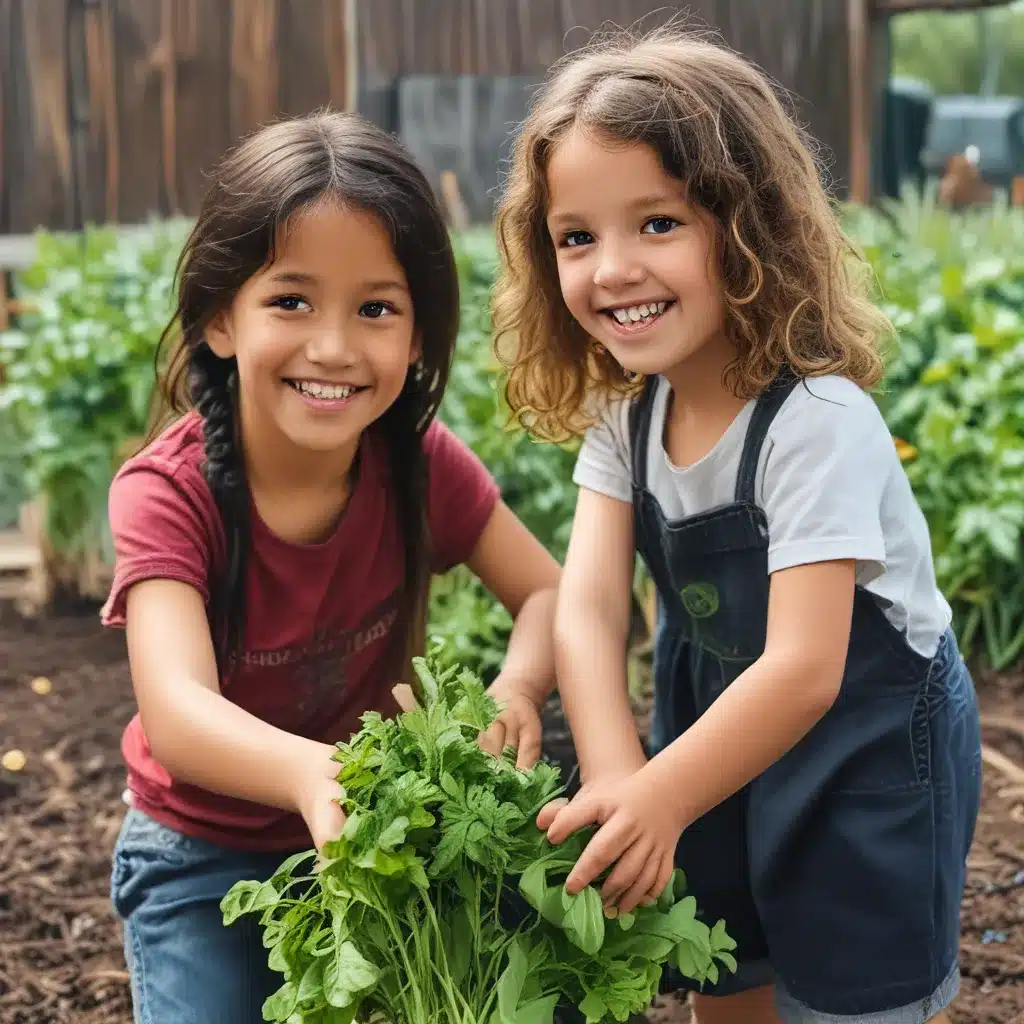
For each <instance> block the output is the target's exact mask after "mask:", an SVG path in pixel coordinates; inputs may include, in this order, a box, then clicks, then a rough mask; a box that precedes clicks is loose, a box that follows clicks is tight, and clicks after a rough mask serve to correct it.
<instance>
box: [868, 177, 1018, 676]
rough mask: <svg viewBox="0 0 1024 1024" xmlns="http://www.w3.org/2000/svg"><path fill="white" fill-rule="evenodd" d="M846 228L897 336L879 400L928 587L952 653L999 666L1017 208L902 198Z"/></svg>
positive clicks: (1011, 616)
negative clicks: (941, 610)
mask: <svg viewBox="0 0 1024 1024" xmlns="http://www.w3.org/2000/svg"><path fill="white" fill-rule="evenodd" d="M850 226H851V232H852V233H853V234H854V235H855V236H856V237H857V238H858V239H859V240H860V242H861V244H862V247H863V249H864V252H865V254H866V256H867V257H868V259H869V260H870V262H871V264H872V266H873V268H874V271H875V274H876V277H877V283H878V302H879V304H880V305H881V306H882V308H883V309H885V311H886V312H887V313H888V314H889V316H890V317H891V318H892V320H893V323H894V325H895V327H896V329H897V332H898V342H897V344H896V346H895V348H894V352H893V357H892V359H891V361H890V365H889V369H888V373H887V376H886V381H885V385H884V387H883V389H882V393H881V394H880V395H879V402H880V404H881V407H882V409H883V411H884V413H885V416H886V420H887V422H888V424H889V426H890V428H891V429H892V431H893V433H894V434H895V435H896V437H897V438H899V439H900V440H901V441H902V442H904V447H903V451H904V453H905V458H906V470H907V474H908V476H909V478H910V482H911V484H912V485H913V488H914V491H915V494H916V495H917V498H918V501H919V502H920V504H921V507H922V509H923V510H924V513H925V516H926V517H927V519H928V524H929V527H930V530H931V536H932V544H933V550H934V552H935V563H936V572H937V575H938V580H939V585H940V587H941V588H942V590H943V592H944V593H945V595H946V596H947V598H948V599H949V600H950V602H951V603H952V605H953V608H954V612H955V615H956V626H957V629H958V633H959V636H960V639H961V644H962V646H963V647H964V649H965V650H966V651H967V652H968V653H978V652H979V650H980V651H982V652H983V653H984V656H985V659H986V660H987V661H988V663H989V664H990V665H991V666H993V667H994V668H997V669H999V668H1005V667H1006V666H1008V665H1010V664H1012V663H1014V662H1016V661H1017V660H1019V659H1020V658H1021V656H1022V654H1024V533H1022V531H1024V212H1022V211H1020V210H1019V209H1018V210H1013V209H1008V208H1005V207H1003V208H1000V207H993V208H989V209H981V210H978V211H972V212H970V213H964V214H953V213H950V212H948V211H945V210H942V209H939V208H938V207H937V206H936V205H935V204H934V202H933V201H932V200H931V199H930V198H929V197H925V198H915V197H914V196H912V195H909V194H908V195H907V196H906V197H905V198H904V200H903V202H902V203H900V204H887V205H886V206H883V207H882V208H881V209H880V210H879V211H877V212H872V211H856V212H855V213H854V214H853V216H852V218H851V224H850ZM979 641H980V645H979Z"/></svg>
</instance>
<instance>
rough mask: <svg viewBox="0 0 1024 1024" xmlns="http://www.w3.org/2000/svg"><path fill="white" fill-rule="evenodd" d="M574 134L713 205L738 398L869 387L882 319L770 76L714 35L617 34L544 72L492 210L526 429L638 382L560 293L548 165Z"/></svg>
mask: <svg viewBox="0 0 1024 1024" xmlns="http://www.w3.org/2000/svg"><path fill="white" fill-rule="evenodd" d="M577 128H582V129H584V130H587V131H594V132H596V133H597V134H598V135H599V137H603V138H607V139H610V140H614V141H617V142H620V143H626V144H631V143H636V144H642V145H648V146H650V147H652V148H653V149H654V151H655V152H656V153H657V155H658V157H659V159H660V161H661V164H662V166H663V167H664V168H665V170H666V172H667V173H668V174H671V175H672V176H673V177H675V178H676V179H678V180H680V181H682V182H684V183H685V186H686V192H687V197H688V199H689V200H690V201H691V202H693V203H695V204H696V205H698V206H699V207H702V208H704V209H706V210H707V211H709V212H710V213H711V214H712V215H713V217H714V221H715V225H716V238H715V246H714V249H715V253H716V258H717V259H718V261H719V270H720V279H721V281H722V282H723V287H724V293H725V294H724V299H725V308H726V314H725V320H726V322H725V329H726V332H727V335H728V337H729V338H730V340H731V341H732V343H733V344H734V346H735V349H736V353H737V356H736V359H735V361H734V362H733V364H732V365H731V366H730V367H729V369H728V371H727V374H726V380H727V384H728V386H729V387H731V388H732V390H733V391H734V392H735V393H736V394H737V396H739V397H742V398H753V397H755V396H756V395H757V394H759V393H760V392H761V391H762V390H763V389H764V388H766V387H767V386H768V385H769V384H770V383H771V382H772V381H773V380H774V379H775V378H776V377H777V375H778V374H779V373H780V371H782V370H784V369H786V368H787V367H788V368H789V369H790V370H792V371H793V372H795V373H796V375H797V376H798V377H810V376H820V375H822V374H841V375H843V376H845V377H848V378H850V379H851V380H853V381H855V382H856V383H857V384H858V385H860V386H861V387H863V388H865V389H868V388H871V387H873V386H874V385H875V384H877V383H878V381H879V380H880V379H881V377H882V374H883V362H882V358H881V356H880V354H879V350H878V346H879V340H880V338H881V337H882V336H883V335H885V334H888V333H889V331H890V326H889V324H888V321H887V320H886V318H885V317H884V315H883V314H882V313H881V312H880V311H879V310H878V309H877V308H876V307H875V306H874V305H873V304H872V302H871V301H870V299H869V281H868V279H867V275H866V264H865V263H864V261H863V260H861V259H860V258H859V256H858V254H857V252H856V250H855V249H854V247H853V245H852V244H851V242H850V241H849V239H848V238H847V237H846V235H845V234H844V232H843V230H842V228H841V226H840V224H839V220H838V218H837V216H836V212H835V209H834V208H833V205H832V203H831V201H830V198H829V195H828V194H827V192H826V189H825V187H824V186H823V184H822V176H821V173H820V171H819V167H818V163H817V161H816V159H815V157H816V149H817V147H816V146H815V144H814V142H813V140H812V139H810V138H809V137H808V136H807V135H806V134H805V132H804V131H803V130H802V129H801V128H800V127H799V126H798V125H797V124H796V123H795V122H794V121H793V119H792V118H791V117H790V116H789V114H788V113H787V111H786V109H785V107H784V105H783V102H782V100H781V99H780V93H779V92H778V91H777V90H776V87H775V86H774V84H773V83H772V82H771V81H770V80H769V79H768V78H767V77H766V76H765V75H764V74H763V73H762V72H761V71H760V70H759V69H758V68H756V67H755V66H754V65H753V64H751V63H750V62H748V61H747V60H746V59H745V58H743V57H742V56H740V55H739V54H737V53H734V52H733V51H731V50H729V49H728V48H726V47H725V46H724V45H721V44H720V43H718V42H716V41H715V40H714V39H713V38H711V37H710V35H709V34H708V33H699V32H695V31H693V30H692V29H686V28H680V27H679V26H674V25H670V26H667V27H664V28H661V29H657V30H655V31H653V32H651V33H648V34H646V35H643V36H636V35H634V34H632V33H630V32H628V31H622V30H620V31H617V32H615V33H613V34H608V35H604V36H598V37H595V39H594V40H593V41H592V42H591V43H590V44H589V45H587V46H586V47H585V48H583V49H582V50H579V51H577V52H576V53H573V54H571V55H569V56H568V57H565V58H563V59H562V60H561V61H560V62H559V63H557V64H556V65H555V66H554V67H553V69H552V71H551V73H550V77H549V79H548V81H547V82H546V84H545V85H544V87H543V88H542V90H541V91H540V92H539V94H538V96H537V97H536V98H535V101H534V104H533V106H532V109H531V111H530V113H529V115H528V117H527V118H526V120H525V122H524V123H523V125H522V126H521V128H520V130H519V132H518V133H517V136H516V138H515V139H514V141H513V148H512V158H511V166H510V170H509V175H508V178H507V181H506V184H505V190H504V195H503V197H502V202H501V206H500V209H499V211H498V217H497V233H498V244H499V251H500V256H501V267H500V272H499V276H498V280H497V283H496V287H495V291H494V309H493V312H494V327H495V349H496V352H497V354H498V358H499V360H500V361H501V362H502V363H503V364H504V366H505V368H506V369H507V371H508V376H507V381H506V398H507V400H508V403H509V406H510V408H511V410H512V412H513V414H514V415H515V416H516V417H517V418H518V419H519V420H520V422H522V423H523V424H524V425H525V426H527V427H528V429H529V430H530V431H531V433H533V434H534V435H535V436H537V437H539V438H542V439H545V440H550V441H562V440H566V439H568V438H570V437H574V436H578V435H579V434H580V433H582V432H583V431H584V430H585V429H586V427H587V426H589V425H590V424H591V423H592V422H593V421H594V417H595V415H597V413H598V411H599V407H600V405H601V401H600V400H601V399H604V400H607V399H608V398H610V397H612V396H613V395H616V394H620V395H625V394H630V393H633V392H635V391H636V390H637V388H638V387H640V386H641V385H640V383H639V382H638V381H635V380H629V379H627V378H626V376H625V375H624V373H623V370H622V367H621V366H620V365H619V364H618V363H617V362H616V361H615V360H614V359H613V358H612V356H611V355H610V354H609V353H608V352H607V351H606V350H605V349H604V348H603V347H601V346H599V345H596V344H595V343H594V341H593V340H592V339H591V338H590V336H589V335H588V334H587V333H586V332H585V331H584V330H583V328H582V327H581V326H580V325H579V324H578V323H577V322H576V320H575V319H574V318H573V317H572V316H571V315H570V313H569V311H568V309H567V308H566V306H565V303H564V302H563V300H562V296H561V292H560V290H559V283H558V270H557V266H556V262H555V250H554V246H553V244H552V241H551V238H550V236H549V234H548V230H547V227H546V214H547V202H548V197H547V187H546V180H545V178H546V166H547V162H548V159H549V157H550V155H551V153H552V151H553V149H554V147H555V146H557V145H558V143H559V142H560V141H561V140H562V139H564V138H565V137H566V135H567V134H568V133H569V132H571V131H573V130H574V129H577ZM595 398H597V399H598V401H597V402H595V401H594V400H593V399H595Z"/></svg>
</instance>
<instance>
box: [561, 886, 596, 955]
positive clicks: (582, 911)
mask: <svg viewBox="0 0 1024 1024" xmlns="http://www.w3.org/2000/svg"><path fill="white" fill-rule="evenodd" d="M562 906H563V907H565V909H566V911H567V913H566V915H565V920H564V927H565V934H566V936H567V937H568V938H569V941H570V942H572V943H573V944H574V945H576V946H579V948H580V949H582V950H583V952H585V953H590V954H591V956H593V955H594V954H595V953H597V951H598V950H599V949H600V948H601V944H602V943H603V942H604V928H605V917H604V905H603V904H602V903H601V894H600V893H599V892H598V891H597V889H595V888H594V887H593V886H592V885H588V886H587V887H586V888H585V889H583V890H582V891H581V892H578V893H576V894H575V895H570V894H569V893H568V892H566V891H565V887H564V886H563V887H562Z"/></svg>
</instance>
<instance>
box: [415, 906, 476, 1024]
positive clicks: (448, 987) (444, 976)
mask: <svg viewBox="0 0 1024 1024" xmlns="http://www.w3.org/2000/svg"><path fill="white" fill-rule="evenodd" d="M423 905H424V906H425V907H426V910H427V915H428V916H429V918H430V923H431V925H432V926H433V929H434V936H435V938H436V941H437V948H438V958H439V959H440V960H441V962H442V964H443V966H444V971H443V972H442V971H441V970H439V969H438V967H437V965H435V964H434V963H433V961H429V962H430V964H431V967H432V968H433V972H434V976H435V977H436V978H437V980H438V981H440V982H441V987H442V989H443V990H444V993H445V995H446V996H447V997H448V1001H449V1004H450V1007H451V1010H452V1021H453V1024H457V1022H458V1019H459V1005H458V1000H459V999H460V998H461V997H460V996H459V993H458V992H456V991H455V989H454V986H453V985H452V973H451V967H450V966H449V964H448V951H447V950H446V949H445V948H444V936H443V935H442V934H441V924H440V922H439V921H438V919H437V914H436V912H435V911H434V905H433V903H431V902H430V900H424V901H423ZM462 1003H463V1008H464V1009H465V1010H466V1011H469V1012H471V1011H472V1007H471V1005H470V1004H469V1003H468V1002H466V1000H465V999H462Z"/></svg>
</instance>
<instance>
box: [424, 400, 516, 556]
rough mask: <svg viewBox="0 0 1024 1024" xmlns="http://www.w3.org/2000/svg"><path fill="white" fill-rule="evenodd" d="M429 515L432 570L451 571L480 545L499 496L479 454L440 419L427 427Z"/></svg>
mask: <svg viewBox="0 0 1024 1024" xmlns="http://www.w3.org/2000/svg"><path fill="white" fill-rule="evenodd" d="M423 447H424V451H425V453H426V457H427V463H428V467H429V474H430V483H429V496H428V506H427V508H428V519H429V526H430V536H431V540H432V542H433V546H434V557H433V570H434V572H437V573H442V572H447V571H448V570H449V569H451V568H453V567H454V566H456V565H460V564H462V563H463V562H466V561H467V560H468V559H469V558H470V556H471V555H472V554H473V551H474V550H475V549H476V545H477V541H479V539H480V535H481V534H482V533H483V531H484V527H485V526H486V525H487V523H488V521H489V520H490V518H491V513H492V512H493V511H494V507H495V505H496V504H497V503H498V499H499V497H500V494H499V489H498V485H497V483H496V482H495V480H494V477H493V476H491V474H490V472H489V471H488V469H487V467H486V466H484V464H483V462H481V461H480V459H479V457H478V456H477V455H476V453H475V452H474V451H473V450H472V449H471V448H470V447H469V446H468V445H467V444H466V443H465V442H464V441H463V440H462V439H461V438H459V437H458V436H456V435H455V434H454V433H453V432H452V431H451V430H450V429H449V428H448V427H446V426H445V425H444V424H443V423H442V422H441V421H440V420H437V419H435V420H434V422H433V423H431V425H430V426H429V427H428V428H427V432H426V434H425V435H424V438H423Z"/></svg>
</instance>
